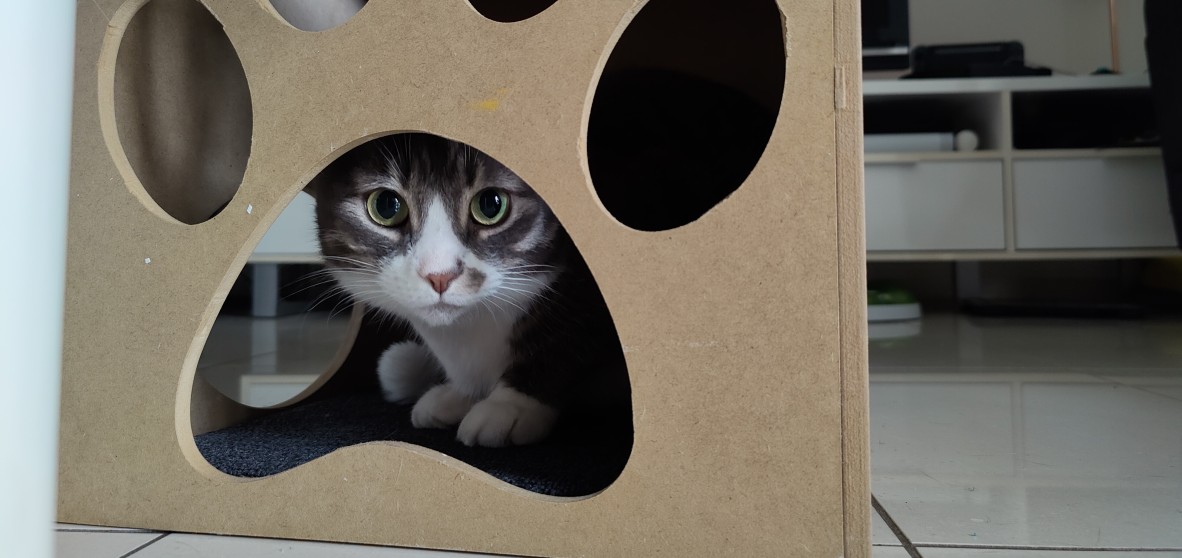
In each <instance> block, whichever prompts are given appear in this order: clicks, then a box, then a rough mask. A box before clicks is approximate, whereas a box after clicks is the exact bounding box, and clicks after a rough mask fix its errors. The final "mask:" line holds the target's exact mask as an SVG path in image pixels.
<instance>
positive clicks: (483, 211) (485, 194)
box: [472, 188, 509, 226]
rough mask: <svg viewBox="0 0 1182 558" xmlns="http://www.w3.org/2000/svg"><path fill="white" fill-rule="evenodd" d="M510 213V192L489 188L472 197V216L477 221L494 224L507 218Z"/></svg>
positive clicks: (482, 223) (487, 224) (488, 224)
mask: <svg viewBox="0 0 1182 558" xmlns="http://www.w3.org/2000/svg"><path fill="white" fill-rule="evenodd" d="M508 214H509V194H508V193H506V192H504V191H502V190H497V189H496V188H488V189H486V190H481V191H480V192H479V193H477V194H476V196H475V197H473V198H472V218H473V219H476V222H477V223H480V224H481V225H486V226H492V225H495V224H497V223H500V222H501V221H504V220H505V216H506V215H508Z"/></svg>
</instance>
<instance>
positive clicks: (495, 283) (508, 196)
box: [309, 133, 627, 447]
mask: <svg viewBox="0 0 1182 558" xmlns="http://www.w3.org/2000/svg"><path fill="white" fill-rule="evenodd" d="M309 193H311V194H313V197H314V198H315V199H316V223H317V229H318V237H319V240H320V248H321V252H322V254H323V256H324V259H325V262H326V265H327V266H328V269H329V270H330V273H331V274H332V275H333V276H334V278H335V279H336V281H337V282H338V284H339V285H340V286H341V287H342V288H343V289H344V291H345V292H347V293H348V294H349V295H351V296H352V297H353V299H354V300H356V301H359V302H362V303H364V304H365V305H367V306H368V307H371V308H374V309H377V310H378V311H380V312H382V313H385V314H387V315H391V316H396V317H397V318H400V319H402V320H405V321H406V322H407V323H408V324H409V325H410V326H411V328H412V329H413V331H414V334H415V336H414V338H412V339H410V340H406V341H401V342H397V343H394V344H393V345H391V346H390V347H389V348H388V349H386V350H385V352H384V353H382V355H381V357H380V359H379V360H378V364H377V373H378V378H379V383H380V386H381V390H382V393H383V396H384V397H385V399H386V400H388V401H391V402H399V403H412V402H413V407H412V409H411V422H412V423H413V425H414V426H415V427H418V428H451V427H457V426H458V429H457V432H456V438H457V439H458V440H459V441H460V442H462V443H463V444H465V445H468V446H486V447H500V446H506V445H525V444H532V443H536V442H539V441H541V440H543V439H545V438H546V437H547V436H548V435H549V434H550V433H551V431H552V430H553V429H554V426H555V424H556V422H557V421H558V419H559V417H560V415H562V414H563V413H564V412H567V411H572V410H574V409H576V408H584V407H586V406H587V405H592V406H594V405H596V404H600V403H603V404H605V405H608V400H612V401H615V402H618V401H619V400H620V399H619V396H622V395H625V394H626V393H627V376H626V373H625V375H623V376H622V378H623V379H622V381H621V375H620V374H619V373H618V372H619V371H622V370H623V369H624V362H623V352H622V349H621V347H620V344H619V338H618V337H617V335H616V332H615V329H614V326H613V324H612V320H611V316H610V314H609V312H608V309H607V307H606V305H605V303H604V302H603V298H602V296H601V295H600V294H599V291H598V287H597V286H596V285H595V281H594V279H593V278H592V275H591V272H590V270H589V269H588V268H587V264H586V263H585V262H584V260H583V259H582V257H581V256H580V254H579V252H578V250H577V249H576V248H575V246H574V243H573V242H572V240H571V238H570V236H569V235H568V234H567V232H566V230H565V229H563V227H562V225H561V224H560V223H559V222H558V219H557V217H555V215H554V213H553V212H552V211H551V209H550V208H549V207H548V206H547V205H546V203H545V202H544V201H543V200H542V199H541V197H539V196H538V194H537V193H536V192H535V191H534V190H533V189H532V188H530V187H529V186H528V185H527V184H526V183H525V182H524V181H523V180H522V179H521V178H520V177H518V176H517V175H516V174H514V173H513V172H512V171H510V170H509V169H508V168H506V167H505V166H504V165H502V164H500V163H499V162H497V161H496V160H494V159H493V158H491V157H489V156H487V155H485V154H484V153H482V152H481V151H479V150H476V149H474V148H472V147H470V146H468V145H465V144H462V143H459V142H455V141H451V140H448V139H445V138H442V137H438V136H434V135H430V134H421V133H410V134H398V135H393V136H387V137H385V138H380V139H378V140H374V141H371V142H368V143H366V144H363V145H361V146H359V147H358V148H355V149H353V150H352V151H350V152H348V153H346V154H345V155H344V156H342V157H340V158H339V159H337V160H336V161H335V162H333V163H332V164H330V165H329V166H328V167H327V168H326V169H325V171H324V172H323V173H321V175H320V176H319V177H318V178H317V180H316V181H315V182H314V183H313V184H312V185H310V186H309ZM597 399H599V400H597Z"/></svg>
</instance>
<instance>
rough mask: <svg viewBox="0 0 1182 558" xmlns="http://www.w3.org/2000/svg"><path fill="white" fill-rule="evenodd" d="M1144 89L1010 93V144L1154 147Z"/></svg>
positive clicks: (1155, 141)
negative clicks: (1012, 128)
mask: <svg viewBox="0 0 1182 558" xmlns="http://www.w3.org/2000/svg"><path fill="white" fill-rule="evenodd" d="M1152 100H1153V99H1152V94H1151V93H1150V91H1149V90H1148V89H1145V88H1135V89H1084V90H1076V91H1016V92H1014V94H1013V107H1014V147H1016V148H1018V149H1105V148H1112V147H1150V146H1155V145H1158V143H1159V142H1160V134H1159V132H1158V126H1157V122H1156V121H1155V118H1154V113H1153V102H1152Z"/></svg>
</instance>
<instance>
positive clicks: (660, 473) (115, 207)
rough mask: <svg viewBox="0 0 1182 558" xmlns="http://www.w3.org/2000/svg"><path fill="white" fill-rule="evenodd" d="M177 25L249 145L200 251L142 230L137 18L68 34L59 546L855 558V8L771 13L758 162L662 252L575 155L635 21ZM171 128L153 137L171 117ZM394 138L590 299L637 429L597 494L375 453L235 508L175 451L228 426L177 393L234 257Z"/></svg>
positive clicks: (399, 5) (119, 10)
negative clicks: (552, 219) (133, 123)
mask: <svg viewBox="0 0 1182 558" xmlns="http://www.w3.org/2000/svg"><path fill="white" fill-rule="evenodd" d="M154 1H165V0H154ZM187 1H193V0H187ZM203 3H204V5H205V6H206V7H207V8H208V9H209V11H210V12H211V13H212V14H213V16H214V17H215V18H216V19H217V21H219V22H220V23H221V25H222V26H223V27H224V32H225V35H226V36H227V37H228V39H229V41H230V43H231V44H232V45H233V48H234V50H235V52H236V54H237V57H238V59H239V60H240V61H241V64H242V68H243V72H244V74H245V76H246V81H247V83H248V85H249V92H250V107H251V121H252V124H251V126H252V130H251V134H250V137H251V142H250V153H249V159H248V161H247V164H246V167H245V172H244V175H243V178H242V182H241V185H240V186H239V187H238V188H237V191H236V193H234V194H233V197H232V199H230V201H229V205H228V206H227V207H226V208H225V209H224V210H222V211H221V212H219V213H217V214H216V216H213V217H212V218H210V219H208V220H205V221H203V222H201V215H203V213H200V212H198V213H194V214H192V215H185V216H184V218H183V219H181V220H178V219H176V218H173V217H171V216H170V214H169V212H168V211H165V210H162V209H161V207H160V205H158V204H157V202H156V201H155V199H154V198H153V196H152V195H149V194H148V193H147V190H146V189H145V186H144V185H143V184H142V183H141V181H140V180H141V178H140V177H139V176H138V175H137V172H136V171H137V169H136V168H134V167H133V165H132V164H131V163H130V162H129V158H128V157H129V155H128V154H127V153H128V150H127V149H125V146H124V145H123V144H122V141H121V136H125V137H127V134H121V132H120V126H121V124H120V122H119V121H118V117H117V114H119V113H120V111H119V110H118V109H117V106H118V105H119V103H120V102H121V101H120V99H122V98H123V97H120V96H119V94H117V91H118V90H117V87H116V83H117V82H118V80H119V77H118V76H116V75H115V73H116V72H115V68H116V66H117V63H116V62H117V58H118V53H119V50H120V49H119V47H120V43H121V39H122V37H123V33H124V31H125V30H126V29H127V28H128V25H129V22H132V21H133V16H134V15H135V14H136V11H137V9H138V7H139V5H141V4H143V2H142V1H139V0H129V1H128V2H121V1H119V0H83V1H79V2H78V4H77V5H78V31H77V37H78V48H77V57H76V73H75V76H76V85H75V114H74V118H75V120H74V130H73V134H74V147H73V162H72V171H71V172H72V179H71V204H70V236H69V263H68V285H67V291H68V292H67V309H66V330H65V347H66V348H65V354H64V371H63V386H62V413H63V415H62V431H61V459H60V472H59V476H60V484H59V519H60V520H61V521H65V522H71V523H86V524H98V525H117V526H126V527H143V528H152V529H161V530H174V531H192V532H209V533H232V534H239V535H259V536H273V537H287V538H302V539H319V540H329V541H349V542H359V543H373V544H384V545H400V546H412V547H430V548H445V549H463V550H471V551H481V552H492V553H507V554H515V555H548V556H605V557H606V556H677V557H682V556H744V557H754V556H802V557H804V556H808V557H812V556H842V555H845V556H866V555H868V544H869V526H868V525H869V520H868V518H869V515H868V511H867V510H868V506H867V504H868V494H869V492H868V474H867V471H868V468H867V451H866V448H867V442H866V360H865V350H866V347H865V343H866V342H865V320H864V316H863V314H864V309H863V308H862V305H863V304H864V302H865V298H864V297H865V295H864V288H865V287H864V284H863V269H862V266H863V258H864V252H863V249H864V247H863V244H862V240H861V239H862V234H863V233H862V203H861V202H862V200H861V163H862V160H861V157H862V155H861V148H860V104H859V90H860V88H859V79H860V78H859V71H858V68H857V66H858V61H857V53H856V46H857V40H856V29H857V19H856V14H857V2H856V1H855V0H836V1H831V0H783V1H782V2H780V3H779V7H780V9H781V11H782V12H783V15H784V17H783V25H784V27H785V29H784V36H785V37H786V40H787V44H786V47H785V50H786V52H787V53H788V55H787V56H786V58H785V63H786V78H785V84H786V85H785V88H784V94H783V98H782V100H781V104H780V110H779V116H778V120H777V123H776V127H775V129H774V131H773V133H772V136H771V139H770V141H769V143H768V145H767V147H766V150H765V152H764V154H763V157H762V159H761V161H760V162H759V164H758V165H757V166H756V168H755V169H754V170H753V171H752V172H751V174H750V176H749V177H748V178H747V180H746V181H745V182H744V184H743V185H742V186H741V187H740V188H739V189H738V190H737V191H736V192H735V193H734V194H732V195H731V196H730V197H728V198H727V199H726V200H724V201H723V202H722V203H720V204H719V205H717V206H716V207H715V208H714V209H713V210H711V211H710V212H709V213H707V214H706V215H705V216H703V217H702V218H700V219H698V220H697V221H695V222H693V223H690V224H688V225H685V226H682V227H679V228H677V229H674V230H670V231H664V232H659V233H644V232H639V231H635V230H632V229H629V228H627V227H624V226H622V225H620V224H619V223H617V222H616V221H615V220H614V219H613V218H612V217H611V216H610V215H609V214H608V213H607V212H606V211H605V210H603V208H602V206H601V204H600V203H599V201H598V199H597V197H596V195H595V189H594V185H593V184H592V183H591V180H590V178H589V174H588V171H587V169H586V164H585V146H584V144H583V138H584V136H585V133H586V126H587V124H586V122H587V118H588V111H589V107H590V100H591V97H592V95H593V93H594V87H595V84H596V82H597V78H598V75H599V73H600V71H601V70H602V68H603V65H604V63H605V61H606V60H607V57H608V56H609V55H610V54H611V50H612V46H613V45H614V44H615V42H616V40H617V39H618V38H619V36H620V34H621V33H622V32H623V31H624V29H625V28H626V27H627V24H628V22H629V20H630V19H631V18H632V16H633V15H635V13H636V12H637V11H638V10H640V9H641V7H642V6H641V4H642V2H640V1H638V0H598V1H596V2H582V1H570V0H559V1H558V2H556V3H555V4H554V5H553V6H551V7H550V8H549V9H547V10H546V11H544V12H542V13H541V14H539V15H537V16H535V17H533V18H530V19H527V20H525V21H522V22H519V23H513V24H501V23H496V22H492V21H489V20H487V19H485V18H483V17H482V16H480V15H479V14H478V13H477V12H476V11H474V10H473V9H472V8H471V7H470V6H468V5H467V4H466V3H465V2H463V0H446V1H444V0H401V1H398V2H370V3H369V4H368V5H367V6H366V7H365V8H364V9H363V10H362V11H361V12H360V13H358V14H357V15H356V16H355V17H353V18H352V19H351V20H349V21H348V22H347V23H345V24H344V25H342V26H339V27H336V28H334V29H331V30H328V31H324V32H320V33H307V32H303V31H300V30H297V29H295V28H293V27H291V26H290V25H288V24H286V23H285V22H284V21H282V20H281V19H279V18H278V17H276V15H275V13H274V11H273V10H269V9H264V6H263V4H262V0H259V1H243V0H204V2H203ZM180 36H183V34H180ZM160 40H165V41H167V40H169V39H168V37H167V36H166V37H164V38H163V39H160ZM177 40H180V38H179V37H178V39H177ZM375 53H378V54H383V55H381V56H379V55H375ZM389 53H397V56H393V55H389ZM172 99H173V100H170V98H168V97H164V98H161V99H159V102H158V103H157V104H154V105H153V108H151V109H150V110H154V111H160V113H161V114H165V115H167V113H168V111H169V110H184V107H185V106H186V105H185V104H184V103H186V102H187V101H186V100H185V98H184V97H175V98H172ZM489 99H496V101H497V102H495V103H490V102H487V101H488V100H489ZM489 107H492V108H491V109H490V108H489ZM124 126H126V123H124ZM124 129H126V128H124ZM407 130H422V131H429V132H432V133H436V134H439V135H443V136H447V137H450V138H453V139H456V140H459V141H463V142H466V143H469V144H471V145H473V146H476V147H478V148H479V149H482V150H483V151H485V152H487V153H488V154H490V155H491V156H493V157H495V158H496V159H498V160H500V161H501V162H503V163H505V164H506V165H507V166H509V167H510V168H512V169H513V170H514V171H516V172H517V173H518V174H520V175H521V176H522V177H523V178H524V179H525V180H526V181H527V182H529V183H530V184H531V185H532V186H533V187H534V188H535V189H536V190H538V191H539V192H540V193H541V195H542V196H543V197H544V198H545V199H546V200H547V202H548V203H549V204H550V205H551V206H552V207H553V208H554V210H555V212H556V213H557V215H558V217H559V218H560V220H561V221H562V223H563V224H564V225H565V227H566V228H567V229H568V230H569V231H570V233H571V235H572V237H573V238H574V239H575V241H576V243H577V245H578V247H579V249H580V251H581V252H582V254H583V256H584V257H585V258H586V260H587V261H588V263H589V265H590V267H591V269H592V270H593V272H594V274H595V277H596V280H597V282H598V283H599V287H600V289H601V291H602V292H603V295H604V298H605V299H606V301H607V303H608V305H609V307H610V309H611V311H612V314H613V317H614V319H615V322H616V328H617V330H618V332H619V334H620V338H621V341H622V343H623V345H624V346H625V347H627V348H628V352H627V357H628V367H629V375H630V377H631V381H632V395H633V410H634V428H635V443H634V447H633V451H632V455H631V458H630V461H629V462H628V464H627V467H626V468H625V470H624V471H623V473H622V474H621V476H620V477H619V479H618V480H617V481H616V482H615V483H614V484H613V485H611V486H610V487H609V488H607V489H606V490H605V491H603V492H602V493H600V494H597V495H594V496H592V497H589V498H582V499H559V498H552V497H544V496H539V495H537V494H533V493H529V492H526V491H524V490H521V489H517V488H514V487H511V486H509V485H506V484H504V483H502V482H500V481H497V480H494V479H492V478H491V477H490V476H488V475H487V474H485V473H483V472H480V471H478V470H476V469H474V468H472V467H470V466H468V465H466V464H463V463H461V462H459V461H456V460H455V459H452V458H450V457H446V456H443V455H440V454H438V453H435V452H432V451H428V450H425V449H422V448H418V447H413V446H408V445H405V444H397V443H371V444H365V445H361V446H352V447H348V448H343V449H341V450H338V451H336V452H334V453H332V454H330V455H328V456H326V457H324V458H322V459H318V460H315V461H313V462H310V463H308V464H306V465H303V466H300V467H297V468H294V469H291V470H289V471H286V472H284V473H281V474H278V475H275V476H273V477H267V478H263V479H254V480H247V479H239V478H234V477H230V476H227V475H225V474H223V473H220V472H218V471H217V470H215V469H214V468H213V467H212V466H210V465H209V464H208V463H206V462H205V461H204V459H203V458H202V457H201V455H200V454H199V452H198V451H197V448H196V446H195V443H194V441H193V434H194V432H195V431H198V432H199V431H202V430H205V429H207V428H216V427H217V426H218V425H222V424H228V423H232V422H233V421H235V420H239V419H241V418H242V417H243V416H245V413H244V412H243V410H242V409H240V408H236V407H234V406H233V404H231V403H229V402H227V401H225V400H220V399H218V398H217V396H216V392H215V391H214V390H212V389H208V386H202V385H201V384H200V382H197V384H196V385H195V381H196V376H195V370H196V365H197V361H198V357H199V355H200V353H201V350H202V348H203V346H204V343H205V340H206V338H207V336H208V335H209V332H210V328H211V327H212V325H213V322H214V319H215V317H216V316H217V313H218V311H219V309H220V307H221V303H222V301H223V300H224V298H225V296H226V294H227V292H228V291H229V288H230V286H231V284H232V282H233V280H234V279H235V278H236V277H237V276H238V274H239V272H240V271H241V269H242V267H243V266H244V264H245V263H246V261H247V258H248V257H249V256H250V254H251V252H252V250H253V249H254V247H255V246H256V245H257V243H258V242H259V240H260V239H261V238H262V237H263V235H264V233H265V232H266V231H267V230H268V227H269V226H270V225H271V224H272V223H273V222H274V221H275V219H276V218H277V216H278V215H279V214H280V212H281V211H282V210H283V209H284V208H285V207H286V206H287V204H288V203H289V202H290V201H291V200H292V199H293V198H294V197H295V196H296V194H297V193H298V192H300V190H301V189H302V187H303V186H304V185H305V184H306V183H307V182H308V181H309V180H310V179H311V178H312V177H313V176H315V175H316V173H317V172H318V171H319V170H320V169H322V168H323V167H324V165H325V164H327V162H328V161H330V160H331V159H332V158H333V157H335V156H338V155H339V154H340V153H342V152H344V151H345V150H347V149H349V148H351V147H353V146H355V145H357V144H359V143H361V142H362V141H365V140H366V139H369V138H372V137H376V136H379V135H384V134H387V133H391V132H398V131H407ZM140 153H141V156H142V155H143V152H140ZM153 187H154V186H153ZM165 203H169V202H165ZM182 205H183V204H182ZM185 207H188V206H185ZM247 207H250V208H251V210H250V211H247V210H246V208H247ZM205 209H208V208H203V211H204V210H205ZM182 220H183V221H193V222H197V224H194V225H189V224H184V223H182V222H181V221H182ZM654 286H659V287H654ZM688 297H692V303H691V302H687V298H688ZM198 411H203V412H204V413H205V414H204V415H202V416H205V417H206V418H205V419H204V420H202V421H194V420H192V418H191V417H192V416H193V415H194V414H199V413H198Z"/></svg>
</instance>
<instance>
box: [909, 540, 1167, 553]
mask: <svg viewBox="0 0 1182 558" xmlns="http://www.w3.org/2000/svg"><path fill="white" fill-rule="evenodd" d="M914 544H915V546H916V547H918V548H965V549H974V550H1044V551H1051V552H1180V551H1182V546H1062V545H1037V544H974V543H938V542H917V543H914Z"/></svg>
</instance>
